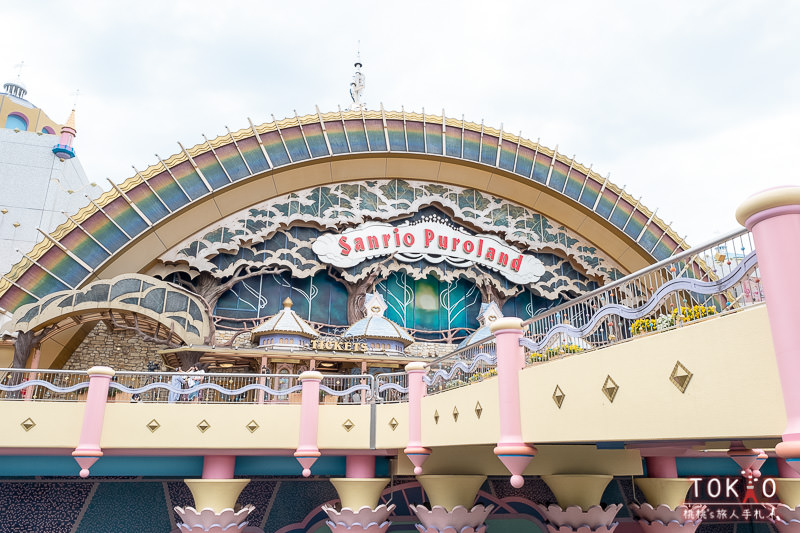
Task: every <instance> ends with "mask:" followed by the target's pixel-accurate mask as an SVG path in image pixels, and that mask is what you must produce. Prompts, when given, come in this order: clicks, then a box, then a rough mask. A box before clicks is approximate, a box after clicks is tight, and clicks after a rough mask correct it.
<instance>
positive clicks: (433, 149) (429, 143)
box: [425, 124, 442, 155]
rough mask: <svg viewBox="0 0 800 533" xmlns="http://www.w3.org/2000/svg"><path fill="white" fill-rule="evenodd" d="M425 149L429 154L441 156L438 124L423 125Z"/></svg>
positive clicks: (440, 131) (440, 130)
mask: <svg viewBox="0 0 800 533" xmlns="http://www.w3.org/2000/svg"><path fill="white" fill-rule="evenodd" d="M425 149H426V150H427V151H428V153H429V154H438V155H441V154H442V127H441V126H440V125H439V124H425Z"/></svg>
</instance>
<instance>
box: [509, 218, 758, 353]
mask: <svg viewBox="0 0 800 533" xmlns="http://www.w3.org/2000/svg"><path fill="white" fill-rule="evenodd" d="M763 301H764V295H763V291H762V288H761V280H760V277H759V271H758V258H757V256H756V254H755V251H754V245H753V240H752V236H751V234H750V233H749V232H748V231H747V230H744V229H741V230H737V231H735V232H731V233H728V234H727V235H725V236H723V237H720V238H718V239H715V240H713V241H711V242H709V243H707V244H704V245H702V246H698V247H695V248H692V249H690V250H687V251H684V252H682V253H680V254H677V255H675V256H672V257H670V258H668V259H666V260H664V261H660V262H658V263H656V264H654V265H651V266H649V267H647V268H645V269H643V270H640V271H639V272H636V273H634V274H631V275H629V276H626V277H624V278H621V279H619V280H616V281H614V282H612V283H610V284H607V285H605V286H604V287H602V288H600V289H598V290H595V291H592V292H590V293H587V294H584V295H582V296H580V297H578V298H575V299H574V300H571V301H570V302H568V303H565V304H562V305H560V306H557V307H554V308H552V309H549V310H548V311H547V312H545V313H543V314H541V315H539V316H536V317H533V318H531V319H529V320H527V321H525V322H524V323H523V326H525V327H526V330H527V331H526V336H525V338H524V339H522V340H521V341H520V342H521V344H522V345H523V346H524V347H525V348H527V350H528V353H527V356H526V361H527V363H528V364H533V363H537V362H540V361H546V360H549V359H552V358H553V357H563V356H565V355H569V354H575V353H579V352H584V351H588V350H593V349H597V348H602V347H603V346H608V345H610V344H614V343H617V342H621V341H626V340H630V339H632V338H635V337H637V336H639V335H643V334H649V333H654V332H659V331H666V330H669V329H672V328H676V327H680V326H683V325H685V324H687V323H689V322H693V321H696V320H702V319H707V318H710V317H713V316H719V315H722V314H725V313H730V312H733V311H737V310H739V309H742V308H744V307H747V306H750V305H754V304H759V303H762V302H763Z"/></svg>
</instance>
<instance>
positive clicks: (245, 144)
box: [237, 126, 321, 173]
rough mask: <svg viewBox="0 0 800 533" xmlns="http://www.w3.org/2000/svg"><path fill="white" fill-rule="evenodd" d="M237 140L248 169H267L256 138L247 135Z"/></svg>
mask: <svg viewBox="0 0 800 533" xmlns="http://www.w3.org/2000/svg"><path fill="white" fill-rule="evenodd" d="M317 127H319V126H317ZM320 131H321V129H320ZM237 142H238V143H239V150H241V151H242V155H244V158H245V160H246V161H247V164H248V165H250V169H251V170H252V171H253V172H254V173H258V172H263V171H265V170H269V164H268V163H267V159H266V158H265V157H264V153H263V152H262V151H261V146H260V145H259V144H258V140H257V139H256V138H255V137H248V138H246V139H244V140H241V141H237Z"/></svg>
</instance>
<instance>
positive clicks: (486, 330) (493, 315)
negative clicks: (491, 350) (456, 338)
mask: <svg viewBox="0 0 800 533" xmlns="http://www.w3.org/2000/svg"><path fill="white" fill-rule="evenodd" d="M498 318H503V312H502V311H500V308H499V307H498V306H497V304H496V303H495V302H491V303H488V304H481V311H480V313H479V314H478V324H480V326H481V327H479V328H478V329H476V330H475V331H474V332H473V333H472V334H471V335H470V336H469V337H467V338H466V339H464V340H463V341H461V342H460V343H458V348H463V347H464V346H469V345H470V344H475V343H477V342H480V341H482V340H484V339H488V338H489V337H491V336H492V331H491V326H492V322H494V321H495V320H497V319H498Z"/></svg>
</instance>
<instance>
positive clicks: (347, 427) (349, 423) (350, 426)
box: [342, 418, 356, 433]
mask: <svg viewBox="0 0 800 533" xmlns="http://www.w3.org/2000/svg"><path fill="white" fill-rule="evenodd" d="M342 427H343V428H344V430H345V431H347V432H348V433H350V430H351V429H353V428H354V427H356V425H355V424H354V423H353V421H352V420H350V419H349V418H348V419H347V420H345V421H344V422H342Z"/></svg>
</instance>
